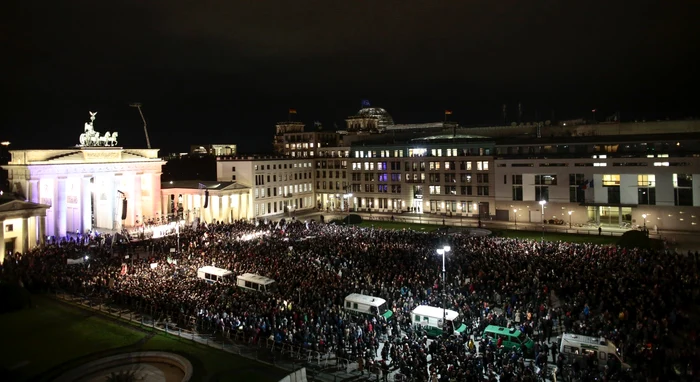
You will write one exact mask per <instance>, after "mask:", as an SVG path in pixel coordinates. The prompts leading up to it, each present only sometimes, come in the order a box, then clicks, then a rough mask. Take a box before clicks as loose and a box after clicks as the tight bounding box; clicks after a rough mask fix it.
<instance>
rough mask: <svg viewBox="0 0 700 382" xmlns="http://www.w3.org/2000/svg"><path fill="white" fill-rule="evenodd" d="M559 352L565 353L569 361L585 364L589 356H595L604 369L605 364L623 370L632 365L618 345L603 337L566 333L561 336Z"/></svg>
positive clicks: (600, 366)
mask: <svg viewBox="0 0 700 382" xmlns="http://www.w3.org/2000/svg"><path fill="white" fill-rule="evenodd" d="M559 352H560V353H561V354H564V356H565V357H566V359H567V361H568V362H569V363H573V362H580V363H581V364H585V363H586V361H587V357H595V358H596V359H597V360H598V367H599V368H600V369H604V368H605V365H609V366H610V367H611V368H615V367H617V366H619V367H620V368H621V369H622V370H629V369H630V365H628V364H626V363H624V362H623V360H622V356H620V353H619V351H618V349H617V346H615V344H613V343H612V342H610V341H608V340H606V339H605V338H601V337H589V336H582V335H579V334H571V333H564V335H562V337H561V345H560V346H559ZM582 366H583V365H582Z"/></svg>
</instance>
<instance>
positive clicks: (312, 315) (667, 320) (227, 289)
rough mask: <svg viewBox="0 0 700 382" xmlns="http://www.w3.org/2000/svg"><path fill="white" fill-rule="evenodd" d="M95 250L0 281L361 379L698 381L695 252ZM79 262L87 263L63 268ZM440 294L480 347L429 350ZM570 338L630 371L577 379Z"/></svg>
mask: <svg viewBox="0 0 700 382" xmlns="http://www.w3.org/2000/svg"><path fill="white" fill-rule="evenodd" d="M446 241H449V245H450V246H451V247H452V251H451V252H450V253H449V254H448V256H447V259H446V262H447V264H446V265H447V270H448V272H447V280H446V288H444V287H443V283H442V281H441V270H442V259H441V258H440V257H439V256H437V255H436V248H438V246H439V245H442V244H443V243H445V242H446ZM178 243H179V245H180V248H179V249H178V250H177V251H176V252H175V253H171V251H170V248H173V247H176V246H177V245H178ZM90 244H94V242H93V241H91V240H90V241H82V242H80V243H76V242H65V241H64V242H62V243H58V244H55V245H49V246H46V247H43V248H40V249H37V250H35V251H34V252H32V253H28V254H24V255H20V254H16V255H14V256H9V257H7V258H6V261H5V263H4V265H3V276H4V277H19V278H21V280H22V282H23V283H24V284H25V285H32V286H35V287H41V288H52V289H62V290H66V291H69V292H72V293H81V294H86V295H93V296H100V297H105V298H109V299H111V300H112V301H114V302H115V303H117V304H122V305H124V306H130V307H136V308H139V309H142V310H147V311H148V312H150V314H152V315H154V316H157V317H161V318H163V317H167V318H168V319H169V320H171V321H172V322H174V323H176V324H177V325H180V326H182V327H189V326H193V325H194V326H198V327H199V328H198V329H201V328H210V329H211V330H214V331H216V332H219V333H224V332H240V333H244V335H245V337H246V338H249V339H250V341H253V342H256V341H268V340H274V341H276V342H278V343H280V344H281V343H287V344H294V345H298V346H302V347H305V348H308V349H313V350H315V351H319V352H323V353H325V352H329V351H330V352H333V353H334V354H335V355H336V356H337V357H338V358H342V359H348V360H352V362H357V363H358V367H359V369H360V370H361V371H362V372H365V370H368V369H382V370H383V371H384V374H386V373H387V372H389V371H395V370H398V371H399V372H400V373H401V374H403V375H405V376H407V377H408V378H411V379H412V380H418V381H481V380H484V378H487V379H491V380H495V378H496V376H498V377H499V380H500V381H527V380H537V374H538V373H546V369H547V368H548V364H556V365H557V366H559V368H558V369H559V373H560V376H565V377H567V378H568V377H570V375H565V374H562V373H564V372H565V371H564V370H567V372H569V373H570V374H574V373H575V374H576V375H578V376H579V377H580V379H581V380H587V379H590V380H593V379H592V378H599V379H601V380H611V379H621V380H646V379H647V378H655V379H656V380H670V379H674V378H679V377H678V374H683V375H685V376H686V377H685V378H690V379H692V375H698V374H697V372H698V370H697V368H698V366H697V365H700V358H699V357H698V353H697V344H698V339H697V336H696V328H697V326H698V325H697V324H696V323H695V322H694V321H695V320H694V319H693V317H694V316H693V311H692V310H691V308H692V307H693V306H694V305H695V304H696V303H697V301H698V297H699V296H700V288H699V286H700V281H699V279H698V275H699V274H700V272H699V271H700V264H699V262H700V261H699V260H698V257H697V254H687V255H686V254H676V253H672V252H669V251H648V250H635V249H622V248H618V247H614V246H598V245H591V244H572V243H562V242H545V243H544V247H541V244H540V243H538V242H533V241H528V240H520V239H504V238H498V237H469V236H467V235H460V234H456V235H449V236H446V235H443V234H440V233H420V232H413V231H392V230H380V229H368V228H357V227H344V226H336V225H326V224H316V223H313V222H310V223H302V222H299V221H294V222H289V223H288V224H284V225H282V226H280V225H279V224H266V223H264V222H256V223H248V222H243V221H241V222H236V223H233V224H209V225H204V224H201V225H199V226H197V227H192V228H187V229H184V230H182V231H180V235H179V239H176V238H175V237H174V236H171V237H167V238H163V239H160V240H153V241H146V242H142V243H141V244H138V245H137V244H130V245H126V246H124V245H117V246H111V245H109V244H108V243H106V242H105V241H100V244H99V245H90ZM139 245H140V247H139ZM139 252H140V253H141V256H140V257H137V255H138V253H139ZM126 255H128V256H129V258H128V259H125V258H126ZM83 256H88V258H89V259H88V260H87V261H86V262H85V263H83V264H78V265H76V264H71V265H68V264H67V259H68V258H76V257H83ZM152 264H157V265H155V266H153V265H152ZM204 265H213V266H216V267H219V268H225V269H229V270H231V271H233V273H234V274H242V273H246V272H250V273H256V274H260V275H264V276H267V277H270V278H273V279H275V280H276V281H277V286H278V288H277V290H276V291H274V292H271V293H251V292H246V291H244V290H242V289H240V288H236V287H235V285H234V284H233V283H225V282H222V283H216V284H207V283H205V282H204V281H203V280H201V279H198V278H197V277H196V274H197V269H199V268H200V267H202V266H204ZM349 293H362V294H367V295H372V296H378V297H382V298H384V299H386V300H387V301H388V302H389V305H390V308H391V309H392V310H393V312H394V316H393V317H392V319H391V320H390V321H389V322H387V321H386V320H385V319H384V318H383V317H382V316H380V315H375V316H374V317H369V316H363V317H359V316H355V315H350V314H349V313H348V312H346V311H344V309H343V300H344V298H345V297H346V296H347V295H348V294H349ZM443 296H447V297H446V300H445V301H444V302H445V304H446V305H447V306H448V308H450V309H453V310H456V311H458V312H459V313H461V314H462V315H463V317H464V321H465V322H466V323H468V324H469V327H470V330H469V332H471V333H473V334H474V336H469V335H463V336H456V335H451V336H445V337H442V338H436V339H431V340H428V338H427V337H426V336H425V333H424V332H423V331H422V330H421V329H420V328H414V327H412V325H411V319H410V312H411V310H412V309H413V308H415V307H416V306H417V305H421V304H427V305H432V306H442V304H443V300H442V299H443ZM487 324H497V325H501V326H510V327H515V328H518V329H520V330H522V331H523V332H525V333H527V334H528V335H529V336H530V338H532V339H533V340H534V341H535V342H536V345H535V354H534V357H533V356H532V355H527V359H526V357H525V356H524V354H523V353H522V351H521V349H506V348H504V347H503V346H499V345H500V344H499V343H494V342H493V341H486V340H482V339H481V335H480V334H481V330H482V329H483V328H484V327H485V326H486V325H487ZM564 331H566V332H571V333H579V334H584V335H591V336H599V337H604V338H606V339H608V340H610V341H612V342H614V343H615V344H617V345H618V346H619V347H620V349H621V353H622V354H623V356H624V361H625V362H626V363H629V364H631V365H632V366H633V370H632V372H628V373H623V372H622V371H620V370H615V369H613V368H608V367H604V368H602V371H601V369H599V368H598V367H596V366H594V365H591V367H590V370H586V365H584V366H583V367H580V366H579V364H578V363H577V364H575V366H574V367H573V368H572V369H571V370H570V371H568V370H569V369H568V368H566V367H564V366H565V365H566V364H568V362H567V361H568V360H566V359H565V357H564V356H563V355H561V354H558V350H559V349H558V344H557V338H556V337H557V335H558V334H560V333H562V332H564ZM688 376H690V377H688Z"/></svg>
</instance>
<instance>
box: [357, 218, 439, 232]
mask: <svg viewBox="0 0 700 382" xmlns="http://www.w3.org/2000/svg"><path fill="white" fill-rule="evenodd" d="M356 225H357V226H358V227H374V228H383V229H399V230H401V229H404V228H407V229H412V230H414V231H424V232H430V231H435V230H436V229H438V228H440V227H442V226H441V225H438V224H419V223H402V222H392V221H373V220H365V221H363V222H362V223H360V224H356Z"/></svg>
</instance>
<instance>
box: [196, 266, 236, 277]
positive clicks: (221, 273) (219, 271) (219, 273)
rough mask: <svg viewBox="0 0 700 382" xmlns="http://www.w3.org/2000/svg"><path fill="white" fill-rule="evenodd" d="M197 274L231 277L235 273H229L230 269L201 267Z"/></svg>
mask: <svg viewBox="0 0 700 382" xmlns="http://www.w3.org/2000/svg"><path fill="white" fill-rule="evenodd" d="M197 272H204V273H209V274H212V275H216V276H227V275H230V274H232V273H233V272H231V271H229V270H228V269H223V268H217V267H212V266H211V265H207V266H204V267H201V268H199V269H198V270H197Z"/></svg>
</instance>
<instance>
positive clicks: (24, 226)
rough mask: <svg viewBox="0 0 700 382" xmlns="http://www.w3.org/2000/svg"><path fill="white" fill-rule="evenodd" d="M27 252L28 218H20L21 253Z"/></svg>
mask: <svg viewBox="0 0 700 382" xmlns="http://www.w3.org/2000/svg"><path fill="white" fill-rule="evenodd" d="M27 252H29V218H22V253H27Z"/></svg>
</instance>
